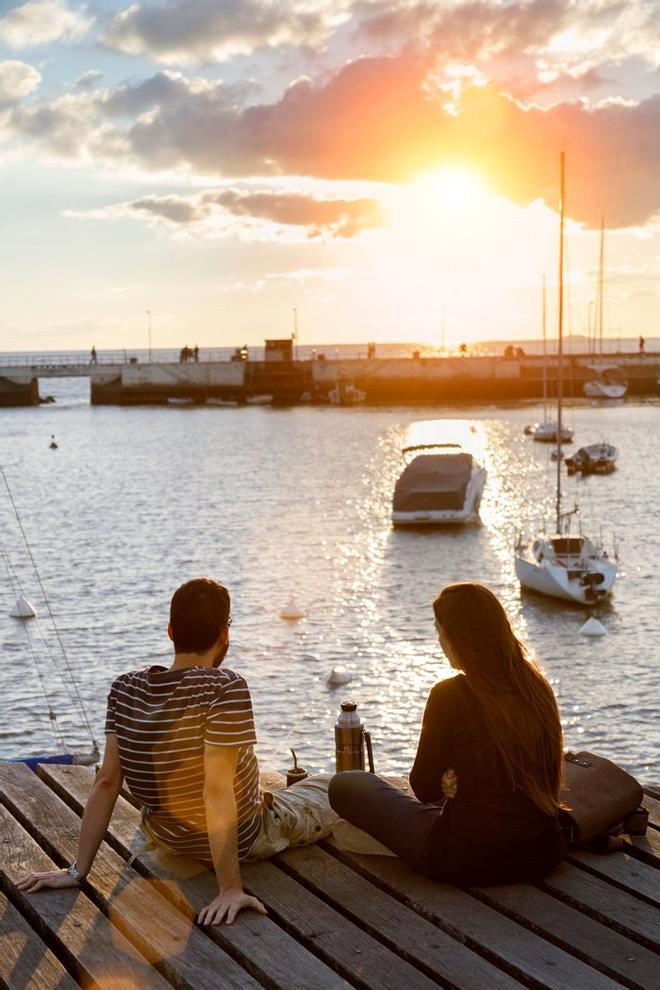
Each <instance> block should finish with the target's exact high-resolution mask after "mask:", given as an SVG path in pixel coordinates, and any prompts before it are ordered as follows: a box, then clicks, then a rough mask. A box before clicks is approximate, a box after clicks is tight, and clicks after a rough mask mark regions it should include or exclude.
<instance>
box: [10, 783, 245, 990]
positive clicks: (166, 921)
mask: <svg viewBox="0 0 660 990" xmlns="http://www.w3.org/2000/svg"><path fill="white" fill-rule="evenodd" d="M0 790H2V793H3V801H4V803H5V804H6V805H8V806H9V807H10V809H11V811H12V814H13V815H14V816H15V817H17V818H19V819H20V820H21V823H22V824H23V825H24V826H25V827H26V828H28V829H29V830H30V832H31V834H32V835H34V836H35V838H37V839H38V841H39V842H40V844H46V845H47V847H48V849H49V851H50V850H52V854H53V856H56V857H58V858H59V860H60V862H67V861H68V862H70V861H71V860H72V859H73V858H74V857H75V855H76V851H77V847H78V835H79V831H80V819H79V818H78V816H77V815H76V813H75V812H74V811H72V810H71V808H69V807H68V805H66V804H65V803H64V802H63V801H62V800H61V799H60V798H59V797H58V796H57V795H56V794H55V793H54V792H53V791H51V790H50V788H48V787H47V786H46V784H45V783H44V782H43V781H42V780H40V779H39V778H38V777H37V776H36V775H35V774H34V773H32V771H30V770H29V769H28V768H27V767H26V766H24V765H22V764H6V765H5V767H0ZM89 881H90V888H89V889H90V896H92V897H93V898H94V899H95V901H96V903H97V904H98V905H99V907H101V908H102V910H103V911H104V912H105V913H107V915H108V917H109V918H110V920H111V921H112V923H113V924H114V925H115V926H116V927H117V928H118V929H119V930H120V931H122V932H123V934H124V935H125V936H126V938H128V939H129V940H130V941H131V942H133V944H134V945H135V946H136V947H137V948H138V949H139V951H140V952H141V953H142V954H143V955H144V956H145V957H146V958H147V959H148V960H149V961H150V962H151V963H152V964H153V965H154V966H155V967H156V968H157V969H158V970H159V972H161V973H162V974H163V975H164V976H165V977H166V978H167V979H168V980H170V981H172V982H174V983H175V984H176V985H177V986H180V987H183V986H189V987H191V988H192V987H194V988H195V990H202V988H203V987H208V988H209V990H210V988H214V990H215V988H216V987H217V985H218V980H222V985H223V987H227V988H229V987H233V988H235V990H255V988H256V987H257V986H258V984H257V983H255V981H254V980H253V978H252V977H251V976H250V975H249V974H248V973H246V972H245V971H244V970H243V969H242V968H241V967H240V966H239V965H238V964H237V963H236V962H235V961H234V960H233V959H231V958H230V957H229V956H228V955H227V954H226V953H225V952H223V951H222V949H220V947H219V946H217V945H214V944H213V943H212V942H211V941H210V940H209V939H208V938H207V937H206V935H205V934H204V933H203V932H202V931H201V930H200V929H199V928H196V927H195V925H194V924H193V922H192V921H191V919H190V918H187V917H185V916H184V915H182V914H181V913H180V912H179V911H177V910H176V908H175V907H173V905H172V904H170V902H169V901H168V900H167V899H166V898H165V897H163V896H162V895H161V894H159V893H158V891H156V890H155V889H154V888H153V886H152V885H151V884H150V883H149V882H148V881H147V880H145V879H143V878H142V877H140V876H139V875H138V874H137V873H136V872H135V871H134V870H132V869H130V868H128V867H126V864H125V863H124V860H123V859H122V858H121V857H120V856H119V855H118V854H117V853H116V852H115V851H114V850H112V849H111V848H110V847H109V846H108V845H107V844H106V843H102V844H101V847H100V848H99V851H98V853H97V856H96V859H95V861H94V866H93V869H92V872H91V874H90V877H89ZM42 896H47V895H42Z"/></svg>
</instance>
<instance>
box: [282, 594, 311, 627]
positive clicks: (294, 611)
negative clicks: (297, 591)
mask: <svg viewBox="0 0 660 990" xmlns="http://www.w3.org/2000/svg"><path fill="white" fill-rule="evenodd" d="M304 618H305V613H304V612H303V611H301V609H299V608H298V606H297V605H296V603H295V602H294V600H293V597H291V598H289V601H288V602H287V603H286V605H285V606H284V608H283V609H282V611H281V612H280V619H291V620H292V621H293V622H295V621H296V619H304Z"/></svg>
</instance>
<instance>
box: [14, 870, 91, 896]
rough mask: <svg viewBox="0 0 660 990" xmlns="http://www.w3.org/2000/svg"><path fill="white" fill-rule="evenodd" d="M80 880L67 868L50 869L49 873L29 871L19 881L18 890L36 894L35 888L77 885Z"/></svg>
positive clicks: (44, 888) (45, 888)
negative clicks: (75, 878)
mask: <svg viewBox="0 0 660 990" xmlns="http://www.w3.org/2000/svg"><path fill="white" fill-rule="evenodd" d="M77 886H78V881H77V880H74V879H73V877H72V876H71V875H70V874H69V873H67V871H66V870H49V871H48V872H47V873H29V874H28V875H27V876H26V877H23V878H22V879H21V880H19V881H18V883H17V884H16V887H17V889H18V890H24V891H25V893H26V894H34V892H35V890H47V889H48V888H51V887H52V888H54V887H77Z"/></svg>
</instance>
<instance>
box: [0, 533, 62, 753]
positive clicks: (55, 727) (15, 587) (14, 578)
mask: <svg viewBox="0 0 660 990" xmlns="http://www.w3.org/2000/svg"><path fill="white" fill-rule="evenodd" d="M0 555H2V559H3V562H4V565H5V569H6V571H7V577H8V578H9V585H10V587H11V591H12V595H14V596H15V597H16V598H18V594H21V595H22V594H23V589H22V587H21V583H20V581H19V579H18V575H17V574H16V572H15V571H14V569H13V568H12V566H11V562H10V560H9V556H8V554H7V551H6V550H5V547H4V545H3V544H2V543H0ZM17 591H18V594H17ZM21 625H22V626H23V632H24V633H25V638H26V640H27V643H28V646H29V648H30V653H31V655H32V662H33V663H34V668H35V670H36V673H37V680H38V681H39V684H40V686H41V691H42V694H43V696H44V701H45V702H46V707H47V709H48V715H47V716H45V717H46V718H47V721H48V724H49V726H50V729H51V731H52V733H53V737H54V739H55V745H56V746H61V747H62V749H63V750H65V751H66V749H67V745H66V742H65V739H64V736H63V734H62V730H61V728H60V725H59V722H58V721H57V713H56V712H55V709H54V707H53V703H52V701H51V699H50V695H49V694H48V688H47V687H46V680H45V678H44V675H43V673H42V671H41V667H40V666H39V661H38V659H37V652H36V650H35V648H34V644H33V642H32V639H31V637H30V633H29V630H28V627H27V624H26V623H25V622H22V623H21Z"/></svg>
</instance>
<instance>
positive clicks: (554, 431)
mask: <svg viewBox="0 0 660 990" xmlns="http://www.w3.org/2000/svg"><path fill="white" fill-rule="evenodd" d="M545 310H546V306H545V275H544V276H543V422H542V423H534V425H533V426H531V427H530V429H529V431H528V432H529V433H530V434H531V436H532V437H533V438H534V440H535V441H536V442H537V443H557V442H559V443H570V442H571V441H572V439H573V430H570V429H569V428H568V427H567V426H562V427H561V428H559V426H558V424H557V423H556V422H555V421H553V420H549V419H548V365H547V353H546V340H547V334H546V319H545Z"/></svg>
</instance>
